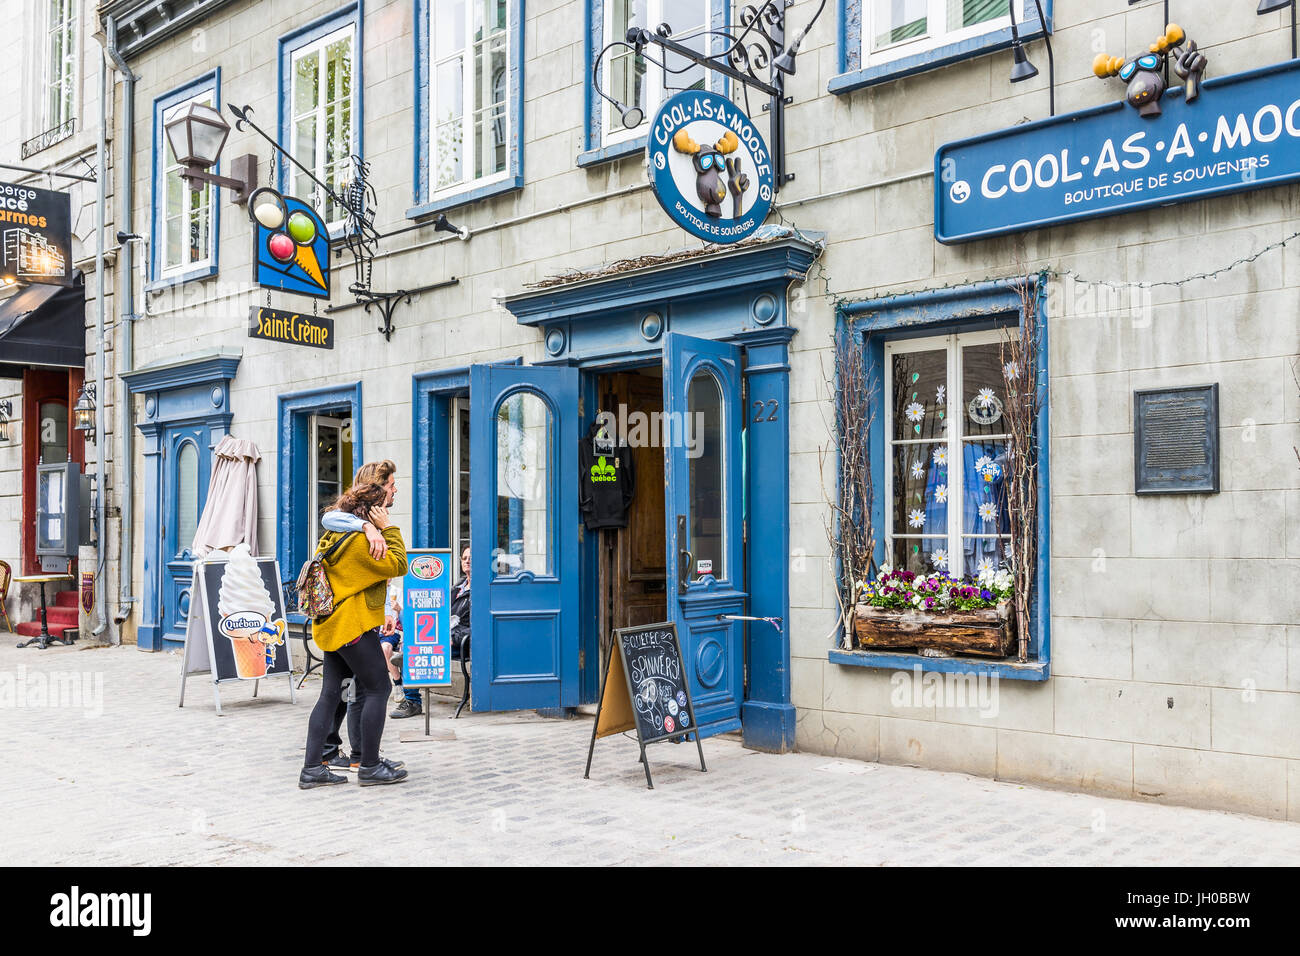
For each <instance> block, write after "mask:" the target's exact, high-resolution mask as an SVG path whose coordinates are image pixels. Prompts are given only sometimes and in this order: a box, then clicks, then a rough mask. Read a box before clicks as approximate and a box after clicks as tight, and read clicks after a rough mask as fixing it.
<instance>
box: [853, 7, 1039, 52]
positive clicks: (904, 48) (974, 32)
mask: <svg viewBox="0 0 1300 956" xmlns="http://www.w3.org/2000/svg"><path fill="white" fill-rule="evenodd" d="M1012 2H1014V3H1015V4H1016V22H1017V23H1019V22H1021V21H1022V20H1023V18H1024V14H1025V10H1026V7H1032V6H1033V3H1032V0H1028V2H1027V0H863V10H862V12H863V23H862V63H863V66H870V65H872V64H878V63H883V62H887V61H889V60H895V59H898V58H899V57H904V56H911V55H913V54H916V53H923V52H925V51H926V50H931V49H934V48H936V47H940V46H948V45H949V44H952V43H960V42H961V41H963V40H969V39H972V38H974V37H979V36H982V35H984V34H986V33H993V32H995V31H997V30H1005V29H1007V28H1008V27H1009V26H1010V25H1011V13H1010V6H1009V5H1010V3H1012Z"/></svg>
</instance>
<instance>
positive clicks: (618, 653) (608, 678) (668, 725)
mask: <svg viewBox="0 0 1300 956" xmlns="http://www.w3.org/2000/svg"><path fill="white" fill-rule="evenodd" d="M629 730H635V731H636V736H637V743H638V744H639V746H640V748H641V765H642V766H643V767H644V768H645V782H646V786H647V787H649V788H650V789H651V790H653V789H654V782H653V781H652V780H651V779H650V763H649V761H648V760H646V755H645V748H646V745H647V744H652V743H657V742H658V741H661V740H683V739H685V738H687V737H689V736H691V735H692V734H693V735H694V736H695V747H696V749H697V750H698V751H699V754H700V772H701V773H704V772H706V771H707V770H708V768H707V767H705V766H704V748H703V746H702V745H701V744H700V733H699V730H698V729H697V726H696V723H695V710H694V707H693V706H692V704H691V694H690V690H689V689H688V688H687V682H686V668H685V666H684V665H683V663H682V645H681V643H680V642H679V641H678V640H677V626H676V625H675V624H673V623H671V622H665V623H663V624H645V625H642V626H641V627H625V628H620V629H618V630H616V631H614V646H613V647H612V648H611V649H610V653H609V660H607V661H606V662H605V676H604V679H603V681H602V683H601V692H600V706H599V708H598V709H597V711H596V723H595V726H593V727H592V728H591V745H590V746H589V747H588V748H587V770H586V772H585V773H584V774H583V775H582V776H583V779H584V780H585V779H587V778H589V777H590V776H591V757H592V754H593V753H594V752H595V750H596V738H598V737H609V736H612V735H613V734H621V733H625V732H627V731H629Z"/></svg>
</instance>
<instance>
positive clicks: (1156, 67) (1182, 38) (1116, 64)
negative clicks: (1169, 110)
mask: <svg viewBox="0 0 1300 956" xmlns="http://www.w3.org/2000/svg"><path fill="white" fill-rule="evenodd" d="M1184 42H1186V43H1187V48H1186V49H1185V50H1180V49H1179V48H1180V47H1181V46H1182V45H1183V43H1184ZM1167 62H1172V63H1173V67H1174V72H1175V73H1177V74H1178V76H1179V77H1180V78H1181V79H1183V80H1184V81H1185V83H1186V86H1185V88H1184V97H1183V98H1184V99H1185V100H1186V101H1187V102H1188V103H1191V102H1194V101H1195V100H1196V98H1197V97H1198V96H1200V95H1201V76H1202V75H1203V74H1204V73H1205V67H1206V65H1207V63H1208V61H1207V60H1206V58H1205V54H1204V53H1201V52H1199V51H1198V50H1197V49H1196V41H1195V40H1188V39H1187V34H1186V33H1185V32H1184V31H1183V28H1182V27H1180V26H1179V25H1178V24H1176V23H1170V24H1167V25H1166V26H1165V32H1164V34H1163V35H1161V36H1159V37H1157V38H1156V41H1155V42H1154V43H1152V44H1151V46H1150V47H1149V48H1148V50H1147V52H1146V53H1143V54H1141V55H1140V56H1138V57H1137V58H1135V59H1132V60H1129V61H1127V62H1126V61H1125V60H1124V58H1123V57H1119V56H1108V55H1107V54H1105V53H1098V54H1097V58H1096V59H1095V60H1093V61H1092V72H1093V73H1095V74H1096V75H1097V76H1098V77H1099V78H1100V79H1103V80H1104V79H1108V78H1110V77H1112V76H1118V77H1119V78H1120V79H1121V80H1123V81H1124V82H1125V83H1127V84H1128V94H1127V96H1126V97H1125V99H1126V100H1127V101H1128V104H1129V106H1132V107H1133V108H1134V109H1135V110H1137V111H1138V115H1140V116H1145V117H1147V118H1154V117H1156V116H1159V115H1160V112H1161V111H1160V98H1161V97H1162V96H1164V94H1165V78H1164V74H1163V73H1162V72H1161V71H1162V69H1163V67H1164V66H1165V64H1166V63H1167Z"/></svg>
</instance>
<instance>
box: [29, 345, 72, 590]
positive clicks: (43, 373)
mask: <svg viewBox="0 0 1300 956" xmlns="http://www.w3.org/2000/svg"><path fill="white" fill-rule="evenodd" d="M84 377H85V371H84V370H83V369H79V368H69V369H27V370H25V371H24V372H23V417H22V421H23V524H22V533H21V540H22V564H23V571H22V573H23V574H38V573H40V565H39V564H38V563H37V562H36V466H37V464H39V463H40V461H41V457H42V455H43V454H44V455H47V456H49V458H50V460H49V461H47V462H46V464H53V463H54V459H55V458H57V457H59V456H63V458H64V459H65V460H66V458H67V457H69V456H70V457H71V458H72V460H73V461H75V462H77V463H79V464H81V465H83V466H84V465H85V463H86V443H85V439H84V438H83V437H82V434H81V432H79V431H74V430H73V428H72V425H73V422H72V407H73V406H74V405H76V404H77V393H78V392H79V391H80V390H81V383H82V380H83V379H84Z"/></svg>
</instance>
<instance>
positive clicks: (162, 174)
mask: <svg viewBox="0 0 1300 956" xmlns="http://www.w3.org/2000/svg"><path fill="white" fill-rule="evenodd" d="M219 88H220V85H219V79H218V76H217V73H216V72H213V73H210V74H208V75H207V76H205V77H202V78H201V79H199V80H196V81H195V82H193V83H191V84H189V85H188V86H185V87H183V88H181V89H179V90H176V91H174V92H172V93H169V94H167V95H166V96H163V97H160V98H159V99H158V100H156V101H155V102H154V132H153V136H154V154H155V156H157V160H156V161H155V167H154V168H155V170H156V176H157V179H156V181H155V182H154V188H153V205H154V223H153V249H154V261H153V274H154V278H155V280H158V281H163V282H173V281H177V280H183V279H191V278H200V277H202V276H207V275H212V274H213V273H215V272H216V264H217V256H216V243H217V219H218V212H217V190H216V187H214V186H213V185H212V184H211V183H203V184H202V185H201V186H200V188H199V189H197V190H194V189H191V188H190V184H189V183H188V182H187V181H186V180H184V179H182V178H181V172H182V171H183V167H182V166H181V165H180V163H178V162H177V161H176V154H175V153H173V152H172V148H171V143H170V142H169V141H168V139H167V136H166V135H165V133H164V131H163V127H164V125H165V124H166V122H167V121H168V120H169V119H171V118H172V116H174V115H175V114H176V113H177V112H178V111H180V110H182V109H184V108H185V107H186V106H187V105H188V104H190V103H204V104H207V105H209V106H214V107H216V108H217V109H220V108H221V102H220V96H219V95H218V91H219Z"/></svg>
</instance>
